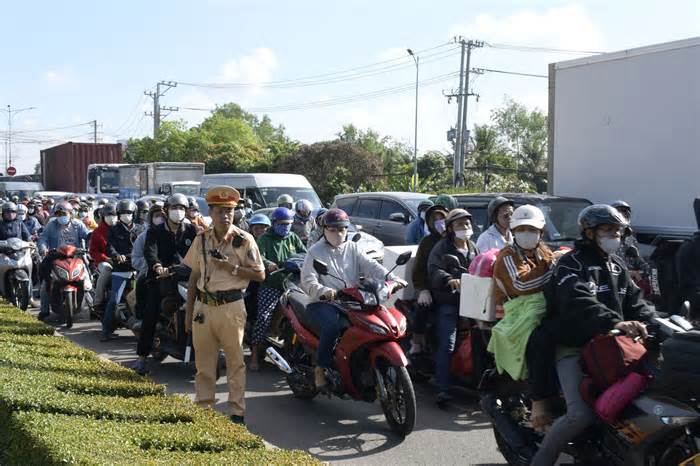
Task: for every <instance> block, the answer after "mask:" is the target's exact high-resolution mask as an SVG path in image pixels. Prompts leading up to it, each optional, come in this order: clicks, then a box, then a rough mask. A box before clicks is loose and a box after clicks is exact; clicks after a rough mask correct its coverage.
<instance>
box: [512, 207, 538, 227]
mask: <svg viewBox="0 0 700 466" xmlns="http://www.w3.org/2000/svg"><path fill="white" fill-rule="evenodd" d="M545 223H547V222H546V221H545V219H544V214H543V213H542V211H541V210H540V209H538V208H537V207H535V206H534V205H529V204H525V205H521V206H520V207H518V208H517V209H515V210H514V211H513V216H512V217H511V218H510V229H511V230H513V229H515V228H517V227H519V226H521V225H529V226H531V227H535V228H537V229H538V230H542V229H543V228H544V225H545Z"/></svg>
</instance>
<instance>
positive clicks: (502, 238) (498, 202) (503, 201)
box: [476, 196, 514, 252]
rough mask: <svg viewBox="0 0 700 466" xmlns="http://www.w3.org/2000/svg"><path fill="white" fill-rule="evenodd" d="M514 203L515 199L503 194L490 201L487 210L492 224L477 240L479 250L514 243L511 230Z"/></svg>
mask: <svg viewBox="0 0 700 466" xmlns="http://www.w3.org/2000/svg"><path fill="white" fill-rule="evenodd" d="M513 205H514V204H513V201H511V200H510V199H507V198H505V197H503V196H497V197H495V198H494V199H492V200H491V202H489V205H488V208H487V211H488V216H489V222H491V226H490V227H489V228H487V229H486V231H484V232H483V233H482V234H480V235H479V238H477V240H476V247H477V248H479V251H482V252H486V251H488V250H489V249H494V248H495V249H503V248H504V247H505V246H506V245H508V244H513V234H512V233H511V231H510V219H511V217H512V216H513Z"/></svg>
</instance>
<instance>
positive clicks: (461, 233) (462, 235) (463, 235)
mask: <svg viewBox="0 0 700 466" xmlns="http://www.w3.org/2000/svg"><path fill="white" fill-rule="evenodd" d="M472 233H473V231H472V229H471V228H470V229H468V230H456V231H455V237H457V238H459V239H469V238H471V237H472Z"/></svg>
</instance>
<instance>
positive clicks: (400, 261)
mask: <svg viewBox="0 0 700 466" xmlns="http://www.w3.org/2000/svg"><path fill="white" fill-rule="evenodd" d="M412 254H413V253H412V252H411V251H406V252H404V253H403V254H401V255H400V256H399V257H398V259H396V265H406V264H407V263H408V261H409V260H411V255H412Z"/></svg>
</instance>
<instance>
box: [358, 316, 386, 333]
mask: <svg viewBox="0 0 700 466" xmlns="http://www.w3.org/2000/svg"><path fill="white" fill-rule="evenodd" d="M360 320H361V321H362V323H363V324H365V325H366V326H367V328H369V329H370V330H371V331H372V332H374V333H376V334H377V335H386V334H387V333H388V332H387V330H386V329H385V328H384V327H381V326H379V325H376V324H373V323H371V322H368V321H366V320H365V319H360Z"/></svg>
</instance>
